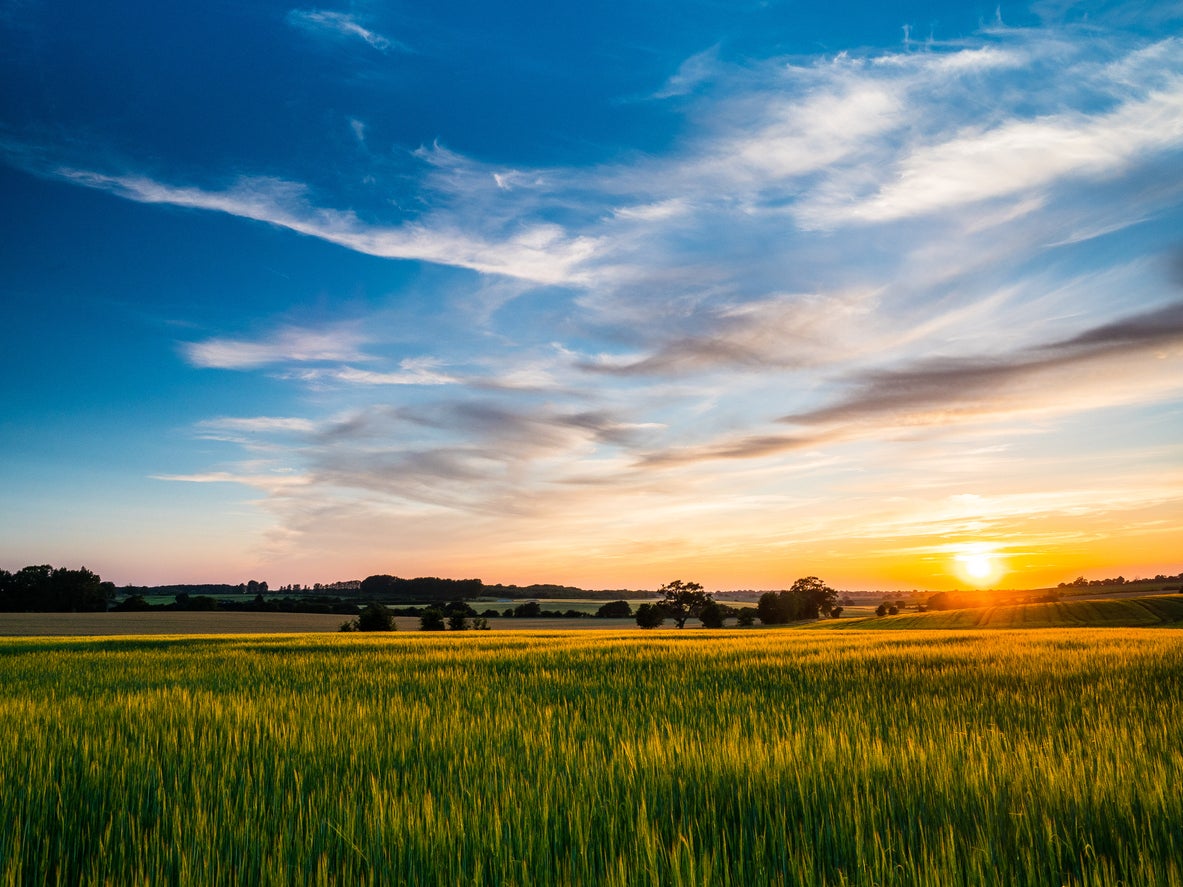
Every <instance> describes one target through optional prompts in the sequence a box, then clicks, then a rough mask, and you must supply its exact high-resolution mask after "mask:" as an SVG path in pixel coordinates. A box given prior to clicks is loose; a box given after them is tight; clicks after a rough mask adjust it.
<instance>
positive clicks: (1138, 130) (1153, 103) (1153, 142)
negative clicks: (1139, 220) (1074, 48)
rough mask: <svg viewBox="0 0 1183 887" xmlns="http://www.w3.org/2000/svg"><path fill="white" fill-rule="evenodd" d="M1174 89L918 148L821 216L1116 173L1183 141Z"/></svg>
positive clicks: (920, 206)
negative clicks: (882, 179) (861, 193)
mask: <svg viewBox="0 0 1183 887" xmlns="http://www.w3.org/2000/svg"><path fill="white" fill-rule="evenodd" d="M1172 87H1173V88H1172V89H1171V90H1169V91H1164V92H1156V93H1154V94H1152V95H1151V96H1150V97H1148V98H1146V99H1144V100H1141V101H1131V102H1127V103H1126V104H1123V105H1122V106H1120V107H1119V108H1117V109H1116V110H1114V111H1111V112H1109V113H1107V114H1103V115H1099V116H1091V117H1090V116H1088V115H1085V114H1082V113H1071V114H1064V115H1057V116H1053V117H1047V118H1043V119H1039V120H1032V121H1012V122H1009V123H1006V124H1004V125H1002V126H998V127H995V128H993V129H988V130H984V131H968V132H963V133H959V134H957V135H956V136H955V137H954V138H952V139H949V140H947V141H943V142H940V143H938V144H934V145H926V146H922V147H919V148H917V149H916V150H914V151H913V152H911V153H910V154H909V155H908V156H906V157H904V158H903V159H902V160H901V162H900V164H899V166H898V167H897V173H896V175H895V176H894V181H890V182H888V183H886V184H885V185H884V186H883V187H882V188H880V190H879V192H878V193H877V194H876V195H875V196H874V197H872V198H870V199H869V200H865V201H862V202H858V203H855V204H853V205H852V206H849V207H837V208H835V209H834V210H833V212H832V213H830V214H829V215H828V217H827V216H826V215H825V214H823V216H822V218H828V220H829V221H841V220H842V219H858V220H866V221H890V220H893V219H899V218H904V217H907V216H913V215H921V214H925V213H930V212H935V211H939V210H943V209H947V208H950V207H955V206H960V205H962V204H966V203H973V202H978V201H984V200H989V199H991V198H995V197H1006V196H1010V195H1014V194H1022V193H1028V192H1031V191H1037V190H1039V189H1042V188H1045V187H1047V186H1049V185H1050V184H1052V183H1053V182H1055V181H1057V180H1059V179H1062V178H1064V177H1069V176H1071V177H1079V176H1104V175H1113V174H1117V173H1120V172H1121V171H1122V170H1123V169H1124V168H1125V167H1126V166H1127V164H1128V163H1130V162H1131V161H1132V160H1134V159H1136V158H1138V157H1139V156H1141V155H1144V154H1149V153H1152V152H1156V151H1162V150H1165V149H1168V148H1177V147H1179V146H1180V145H1181V144H1183V80H1179V81H1176V82H1175V83H1174V84H1172Z"/></svg>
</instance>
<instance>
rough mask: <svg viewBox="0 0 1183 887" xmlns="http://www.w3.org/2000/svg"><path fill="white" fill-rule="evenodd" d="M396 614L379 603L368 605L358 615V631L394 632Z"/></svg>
mask: <svg viewBox="0 0 1183 887" xmlns="http://www.w3.org/2000/svg"><path fill="white" fill-rule="evenodd" d="M395 627H396V626H395V624H394V614H393V613H391V612H390V610H388V609H387V608H386V607H384V606H382V604H379V603H373V604H366V605H365V606H364V607H362V611H361V612H360V613H358V615H357V630H358V631H394V630H395Z"/></svg>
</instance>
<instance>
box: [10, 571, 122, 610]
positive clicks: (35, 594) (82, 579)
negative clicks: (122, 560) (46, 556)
mask: <svg viewBox="0 0 1183 887" xmlns="http://www.w3.org/2000/svg"><path fill="white" fill-rule="evenodd" d="M114 598H115V585H114V583H112V582H104V581H103V580H102V579H101V578H100V577H99V575H98V574H97V573H93V572H91V571H90V570H88V569H86V567H80V568H79V569H77V570H69V569H66V568H65V567H58V568H57V569H55V568H53V567H51V566H50V565H49V564H40V565H38V566H29V567H24V568H22V569H20V570H17V571H16V572H15V573H9V572H8V571H7V570H0V611H5V612H9V613H12V612H25V613H71V612H85V613H95V612H99V613H101V612H103V611H105V610H106V609H107V606H108V604H110V602H111V601H112V600H114Z"/></svg>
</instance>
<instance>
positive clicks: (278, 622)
mask: <svg viewBox="0 0 1183 887" xmlns="http://www.w3.org/2000/svg"><path fill="white" fill-rule="evenodd" d="M541 603H542V606H543V607H544V608H545V609H548V610H560V611H566V610H568V609H574V610H579V611H581V612H584V613H586V614H588V615H589V616H590V615H591V614H592V613H594V612H595V611H596V610H597V609H598V608H599V607H600V606H602V605H603V602H602V601H595V602H589V601H578V600H558V599H555V600H546V601H542V602H541ZM631 603H632V605H633V606H634V607H635V606H636V605H637V604H638V603H641V601H640V600H634V601H631ZM486 606H488V607H489V608H493V609H498V604H497V603H496V602H477V603H476V607H477V608H478V609H480V610H484V609H485V608H486ZM505 606H506V607H508V606H509V604H505ZM740 606H750V604H740ZM348 618H349V617H346V616H341V615H325V614H316V613H233V612H230V613H227V612H217V611H215V612H204V611H193V612H184V611H164V612H159V611H158V612H145V613H137V612H128V613H113V612H112V613H0V636H30V635H46V636H98V637H101V636H114V635H151V634H155V635H186V634H273V633H303V632H332V631H337V630H338V629H339V628H340V627H341V624H342V623H343V622H345V621H347V620H348ZM395 622H396V624H397V627H398V630H399V631H414V630H417V629H418V628H419V619H418V618H416V617H413V616H401V617H398V618H397V619H396V620H395ZM733 624H734V620H732V621H731V623H729V625H730V626H732V628H733V627H734V625H733ZM1175 624H1180V625H1183V595H1180V594H1165V595H1149V596H1146V595H1143V596H1140V597H1126V596H1123V595H1120V594H1119V595H1109V596H1104V597H1096V596H1090V597H1087V598H1078V597H1075V596H1073V597H1070V598H1065V599H1064V600H1060V601H1054V602H1043V603H1031V604H1011V605H1006V606H997V607H977V608H971V609H963V610H943V611H929V612H925V613H918V612H915V611H914V610H905V611H903V612H901V613H900V614H899V615H896V616H888V617H877V616H875V605H874V604H873V603H864V604H861V605H859V604H856V605H851V606H847V607H845V608H844V610H843V615H842V618H841V619H822V620H819V621H811V622H804V623H795V624H793V625H790V626H777V627H776V628H775V629H772V628H769V629H768V630H783V629H785V628H790V629H793V628H796V629H827V630H833V629H867V630H902V629H917V630H920V629H966V628H1037V627H1044V628H1050V627H1072V626H1088V625H1092V626H1107V627H1139V626H1145V627H1149V626H1155V625H1175ZM489 625H490V627H491V628H492V629H493V630H495V631H504V630H533V631H555V630H565V629H597V630H604V629H619V630H623V629H636V630H638V631H639V630H640V629H638V628H637V626H636V623H635V622H634V621H633V620H632V619H590V618H573V619H561V618H546V619H508V618H500V617H498V618H492V619H490V620H489ZM688 626H689V627H698V624H697V622H696V621H694V620H691V621H690V622H689V623H688ZM756 628H757V629H759V628H760V626H759V623H757V624H756ZM729 630H730V629H729ZM741 630H743V631H751V630H752V629H741Z"/></svg>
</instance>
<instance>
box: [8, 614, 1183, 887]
mask: <svg viewBox="0 0 1183 887" xmlns="http://www.w3.org/2000/svg"><path fill="white" fill-rule="evenodd" d="M896 618H901V617H896ZM0 686H2V687H3V694H2V697H0V779H2V782H0V821H2V822H3V823H4V830H3V832H2V833H0V883H4V884H38V885H39V884H55V883H56V884H118V885H127V884H187V885H188V884H191V885H217V884H275V885H293V884H441V885H444V884H447V885H452V884H522V885H526V884H572V885H598V884H609V885H611V884H645V885H676V884H704V885H705V884H734V885H745V887H746V885H763V884H786V885H792V884H835V885H836V884H866V885H871V884H875V885H896V884H898V885H904V884H907V885H913V884H915V885H942V887H948V885H957V884H998V885H1014V884H1032V885H1035V884H1038V885H1049V884H1052V885H1058V884H1095V885H1116V884H1131V885H1135V884H1136V885H1151V884H1166V885H1180V884H1183V864H1181V863H1180V860H1183V793H1181V792H1180V791H1179V786H1180V784H1183V751H1181V750H1183V632H1179V631H1177V630H1173V629H1154V630H1147V629H1090V628H1082V629H1073V630H1062V629H1045V630H1041V631H1008V632H989V631H958V632H922V633H921V632H908V633H901V632H837V633H835V632H829V631H824V632H818V631H747V632H737V631H734V630H732V631H723V632H707V631H703V630H686V631H682V632H672V631H670V632H657V633H642V632H637V631H631V632H617V633H612V632H590V631H584V632H553V633H524V632H523V633H511V632H492V633H483V632H482V633H468V634H465V635H456V634H448V635H443V636H440V635H427V634H421V633H417V632H416V633H413V634H410V633H408V634H396V635H393V636H384V637H373V636H357V635H320V636H312V635H304V636H282V637H280V636H256V637H249V638H244V637H202V638H171V639H169V638H127V639H103V640H95V639H86V640H80V639H45V638H41V639H30V638H23V639H5V640H2V641H0Z"/></svg>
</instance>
